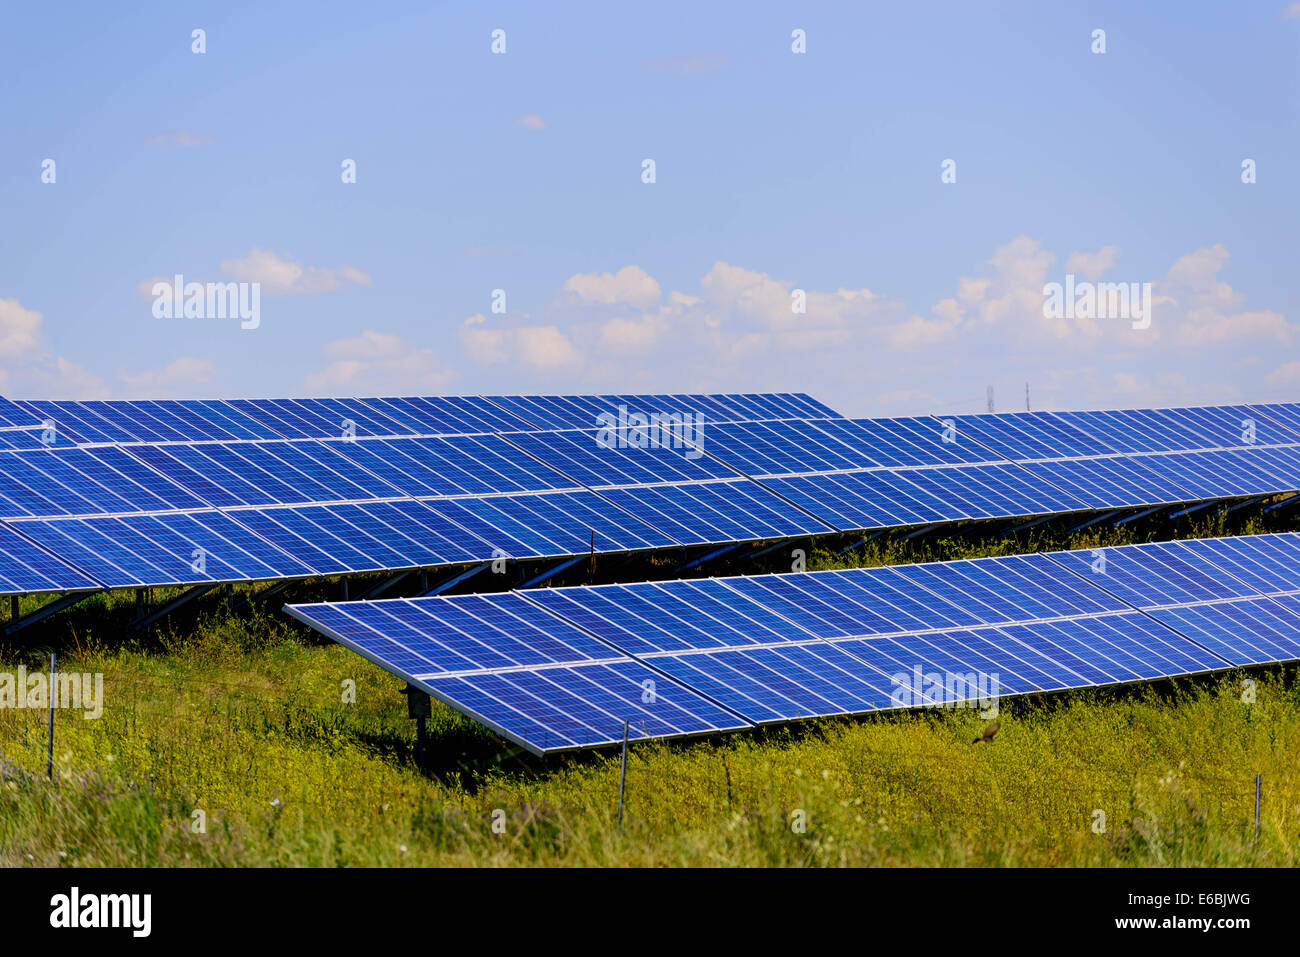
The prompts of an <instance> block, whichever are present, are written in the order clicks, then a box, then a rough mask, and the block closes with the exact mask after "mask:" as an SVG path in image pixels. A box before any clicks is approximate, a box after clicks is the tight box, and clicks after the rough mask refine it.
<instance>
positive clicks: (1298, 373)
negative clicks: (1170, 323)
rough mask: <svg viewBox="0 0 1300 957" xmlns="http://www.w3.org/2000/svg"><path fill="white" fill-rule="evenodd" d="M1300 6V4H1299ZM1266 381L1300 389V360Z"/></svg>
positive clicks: (1274, 384)
mask: <svg viewBox="0 0 1300 957" xmlns="http://www.w3.org/2000/svg"><path fill="white" fill-rule="evenodd" d="M1297 6H1300V4H1297ZM1264 381H1265V382H1266V383H1267V384H1268V385H1270V386H1274V387H1276V388H1280V389H1296V388H1300V359H1292V360H1291V361H1290V362H1284V363H1282V364H1281V365H1280V366H1278V367H1277V368H1276V369H1274V370H1273V371H1272V372H1270V373H1269V374H1268V375H1266V376H1264Z"/></svg>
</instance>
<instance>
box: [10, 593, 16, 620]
mask: <svg viewBox="0 0 1300 957" xmlns="http://www.w3.org/2000/svg"><path fill="white" fill-rule="evenodd" d="M9 620H10V621H17V620H18V596H17V595H10V596H9Z"/></svg>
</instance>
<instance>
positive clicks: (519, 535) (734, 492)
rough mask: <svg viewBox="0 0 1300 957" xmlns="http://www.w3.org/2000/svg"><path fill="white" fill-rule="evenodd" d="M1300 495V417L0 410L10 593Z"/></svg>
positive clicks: (445, 405) (597, 403)
mask: <svg viewBox="0 0 1300 957" xmlns="http://www.w3.org/2000/svg"><path fill="white" fill-rule="evenodd" d="M638 412H639V413H643V414H644V413H649V412H676V413H679V414H683V415H686V416H687V417H691V416H694V415H699V416H700V417H701V418H702V421H703V423H704V424H703V426H702V427H700V428H696V427H694V426H695V423H694V420H693V419H692V420H691V422H690V423H689V424H688V426H669V427H667V430H666V431H661V432H660V433H659V435H661V436H662V437H663V438H664V439H665V441H664V442H661V443H653V442H652V443H649V447H645V446H647V441H642V440H645V439H647V438H648V437H649V436H651V435H652V431H651V430H648V429H646V428H644V427H643V426H644V420H642V427H639V426H638V425H637V422H636V413H638ZM602 417H603V418H602ZM629 424H630V425H631V427H630V428H628V427H627V426H628V425H629ZM598 425H599V426H604V427H603V428H593V426H598ZM615 426H617V428H615ZM670 440H671V441H670ZM4 443H8V444H9V446H10V448H8V449H7V450H6V449H5V448H4ZM1234 443H1235V444H1234ZM29 446H30V447H29ZM1297 489H1300V405H1271V406H1225V407H1215V408H1195V409H1163V410H1130V411H1127V412H1063V413H1015V414H1010V415H976V416H960V417H956V418H952V419H943V418H892V419H846V418H843V417H837V416H836V413H834V412H833V410H830V409H828V408H827V407H826V406H823V405H821V404H820V403H817V402H816V401H815V400H813V399H811V398H809V397H807V396H804V395H799V394H790V393H780V394H761V395H760V394H745V395H667V394H665V395H655V396H631V395H604V396H469V397H406V398H372V399H280V400H270V399H267V400H253V399H248V400H229V401H219V400H211V401H205V400H183V401H164V400H158V401H147V402H109V401H105V402H31V401H21V402H11V401H8V400H0V594H5V593H8V594H13V593H20V592H30V591H77V590H85V589H93V588H126V587H150V586H161V585H191V584H207V583H212V582H239V581H258V580H267V579H292V578H302V577H315V576H321V575H335V574H348V573H354V572H372V571H384V570H393V571H397V570H405V569H411V568H435V567H442V566H456V565H465V564H470V563H474V562H484V561H490V560H492V559H494V558H500V557H508V558H513V559H521V560H526V559H543V558H546V559H551V558H554V559H568V558H571V557H573V556H576V555H581V554H585V553H586V552H588V551H589V550H592V549H594V550H595V551H597V552H601V553H615V552H633V551H640V550H651V549H663V548H682V547H689V546H704V545H727V544H734V543H743V542H760V541H769V540H778V539H785V538H794V537H801V536H807V535H818V534H827V533H833V532H849V531H858V530H862V531H871V530H878V529H888V528H901V527H908V526H915V525H925V524H930V523H939V522H954V521H964V520H977V519H995V518H1012V517H1034V516H1043V515H1054V514H1065V513H1071V512H1079V511H1088V510H1097V509H1109V508H1124V507H1135V506H1155V505H1162V504H1174V503H1193V502H1200V501H1207V500H1214V499H1224V498H1239V497H1246V496H1252V495H1268V494H1274V493H1281V492H1289V491H1295V490H1297ZM6 543H8V544H6Z"/></svg>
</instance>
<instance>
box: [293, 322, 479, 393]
mask: <svg viewBox="0 0 1300 957" xmlns="http://www.w3.org/2000/svg"><path fill="white" fill-rule="evenodd" d="M324 353H325V357H326V358H327V359H331V360H333V361H331V362H330V364H329V365H328V366H326V367H325V368H324V369H322V370H321V371H319V372H314V373H311V374H309V375H307V376H305V377H304V379H303V386H304V388H305V389H306V390H307V391H308V392H309V393H312V394H315V395H339V394H353V395H360V394H372V395H375V394H377V395H392V394H395V393H400V392H410V393H417V394H430V393H438V392H442V391H444V390H445V389H446V387H447V386H448V385H449V384H450V383H451V382H452V381H453V380H454V379H455V377H456V376H455V372H454V371H453V370H452V369H450V368H448V367H447V366H446V365H445V364H444V363H443V362H442V361H441V360H440V359H439V358H438V354H437V353H436V352H434V350H432V349H429V348H427V347H420V346H416V345H414V344H412V343H409V342H407V341H406V340H404V339H402V338H401V337H400V336H396V335H393V334H391V333H385V332H378V331H376V330H373V329H367V330H366V331H365V332H363V333H361V335H359V336H356V337H354V338H351V339H336V340H334V341H333V342H330V343H327V344H326V345H325V348H324Z"/></svg>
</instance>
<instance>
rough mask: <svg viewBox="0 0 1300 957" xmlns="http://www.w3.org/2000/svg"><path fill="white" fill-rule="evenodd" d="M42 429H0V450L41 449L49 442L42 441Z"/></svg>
mask: <svg viewBox="0 0 1300 957" xmlns="http://www.w3.org/2000/svg"><path fill="white" fill-rule="evenodd" d="M43 435H44V430H42V429H0V450H9V449H19V450H21V449H43V448H48V447H49V446H50V445H51V444H58V443H50V442H46V441H44V439H43V438H42V436H43Z"/></svg>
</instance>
